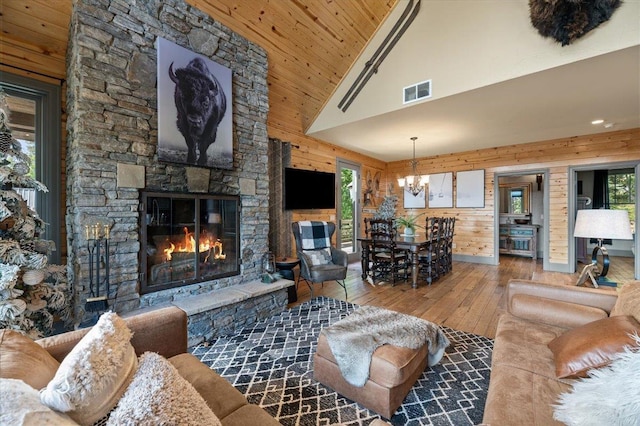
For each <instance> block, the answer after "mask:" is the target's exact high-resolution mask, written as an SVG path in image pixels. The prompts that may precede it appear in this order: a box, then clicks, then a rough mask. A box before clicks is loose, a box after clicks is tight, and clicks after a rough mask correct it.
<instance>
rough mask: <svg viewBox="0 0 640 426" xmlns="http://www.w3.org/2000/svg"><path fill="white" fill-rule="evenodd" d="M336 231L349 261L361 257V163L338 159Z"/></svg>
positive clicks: (341, 247)
mask: <svg viewBox="0 0 640 426" xmlns="http://www.w3.org/2000/svg"><path fill="white" fill-rule="evenodd" d="M336 186H337V188H338V191H336V197H337V198H338V200H337V203H336V221H337V225H338V226H337V227H338V232H337V233H336V244H337V247H339V248H340V249H342V250H344V251H345V252H347V255H348V258H349V262H356V261H357V260H358V259H360V245H359V244H358V235H360V233H359V229H358V228H359V226H360V214H359V212H360V207H359V199H360V165H359V164H357V163H353V162H350V161H347V160H342V159H338V161H337V173H336Z"/></svg>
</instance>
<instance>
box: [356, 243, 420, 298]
mask: <svg viewBox="0 0 640 426" xmlns="http://www.w3.org/2000/svg"><path fill="white" fill-rule="evenodd" d="M358 241H359V242H360V247H361V255H362V256H361V262H362V279H363V280H364V279H366V278H367V276H368V275H369V260H370V259H369V251H370V250H369V249H370V247H371V243H372V241H373V240H372V239H371V238H369V237H361V238H358ZM394 242H395V243H396V248H398V249H401V250H407V251H409V253H411V287H413V288H418V270H419V266H420V264H419V262H418V253H419V252H420V251H421V250H424V249H426V248H428V247H429V244H430V242H431V241H430V240H429V239H428V238H427V236H426V235H425V234H414V235H413V236H412V237H409V236H404V235H402V234H398V235H397V236H396V237H395V238H394Z"/></svg>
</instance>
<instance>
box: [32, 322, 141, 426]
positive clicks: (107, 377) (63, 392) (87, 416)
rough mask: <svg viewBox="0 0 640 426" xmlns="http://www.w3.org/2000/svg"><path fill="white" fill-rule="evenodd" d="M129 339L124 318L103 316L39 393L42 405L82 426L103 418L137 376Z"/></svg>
mask: <svg viewBox="0 0 640 426" xmlns="http://www.w3.org/2000/svg"><path fill="white" fill-rule="evenodd" d="M130 339H131V331H130V330H129V328H128V327H127V325H126V323H125V322H124V320H123V319H122V318H120V317H119V316H118V315H116V314H115V313H113V312H107V313H104V314H102V316H101V317H100V319H99V320H98V323H97V324H96V325H95V326H94V327H93V328H92V329H91V330H90V331H89V332H88V333H87V334H86V335H85V336H84V337H83V338H82V340H80V342H78V344H77V345H76V346H75V347H74V348H73V350H72V351H71V352H70V353H69V354H68V355H67V356H66V357H65V359H64V360H63V361H62V363H61V364H60V368H58V371H57V372H56V375H55V377H54V378H53V380H51V382H49V384H48V385H47V387H46V388H45V389H43V390H42V391H40V400H41V401H42V403H44V404H46V405H47V406H49V407H51V408H52V409H54V410H56V411H61V412H63V413H67V414H68V415H69V416H70V417H71V418H72V419H74V420H75V421H76V422H78V423H80V424H93V423H95V422H96V421H97V420H99V419H101V418H102V417H104V416H105V415H106V414H107V413H109V411H111V409H113V407H115V406H116V404H117V403H118V400H119V399H120V397H121V396H122V394H123V393H124V391H125V389H126V388H127V386H128V384H129V383H130V381H131V379H132V378H133V375H134V373H135V370H136V367H137V364H138V360H137V357H136V354H135V351H134V349H133V346H131V343H130V342H129V340H130Z"/></svg>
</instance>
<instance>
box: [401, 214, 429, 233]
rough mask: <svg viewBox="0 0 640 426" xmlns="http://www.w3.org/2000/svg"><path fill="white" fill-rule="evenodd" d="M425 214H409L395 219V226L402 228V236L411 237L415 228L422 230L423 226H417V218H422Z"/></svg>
mask: <svg viewBox="0 0 640 426" xmlns="http://www.w3.org/2000/svg"><path fill="white" fill-rule="evenodd" d="M424 214H425V213H420V214H419V215H417V216H414V215H412V214H409V215H407V216H403V217H397V218H396V219H395V224H396V226H402V227H404V235H405V236H412V235H414V234H415V233H416V228H424V226H422V225H419V224H418V218H419V217H420V216H423V215H424Z"/></svg>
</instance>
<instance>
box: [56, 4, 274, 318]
mask: <svg viewBox="0 0 640 426" xmlns="http://www.w3.org/2000/svg"><path fill="white" fill-rule="evenodd" d="M157 37H163V38H166V39H168V40H171V41H173V42H175V43H177V44H179V45H181V46H184V47H186V48H189V49H191V50H193V51H194V52H197V53H200V54H202V55H204V56H207V57H209V58H211V59H212V60H214V61H216V62H218V63H220V64H222V65H224V66H226V67H229V68H231V70H232V74H233V100H232V103H231V104H232V106H233V107H232V112H233V126H234V162H233V170H219V169H211V174H210V181H209V190H208V192H210V193H217V194H232V195H240V209H241V210H240V256H241V261H242V264H241V267H240V275H237V276H232V277H226V278H222V279H218V280H215V281H210V282H205V283H198V284H193V285H189V286H185V287H180V288H176V289H171V290H165V291H160V292H155V293H150V294H146V295H140V292H139V282H138V276H139V273H140V272H141V271H140V270H139V250H140V241H139V235H140V234H139V223H140V222H139V221H140V217H139V216H140V212H139V209H138V203H139V198H140V197H139V189H137V188H128V187H118V185H117V173H116V170H117V167H118V165H119V164H130V165H138V166H144V170H145V187H144V189H145V190H152V191H173V192H188V191H189V185H188V182H187V177H186V167H185V166H184V165H180V164H166V163H160V162H158V158H157V154H156V148H157V136H158V123H157V120H158V117H157V99H156V74H157V73H156V48H155V41H156V39H157ZM67 79H68V82H67V84H68V90H67V116H68V119H67V131H68V138H67V154H66V165H67V194H66V197H67V215H66V226H67V235H68V240H67V244H68V248H69V250H68V253H69V255H68V263H69V265H70V276H69V279H70V283H71V285H72V288H73V303H74V312H75V321H76V323H78V324H79V323H83V322H86V321H88V320H90V319H91V317H92V315H90V314H89V313H87V312H85V310H84V305H85V300H86V298H87V296H88V281H89V267H88V251H87V248H86V240H84V238H83V237H82V232H81V230H82V229H83V224H84V223H86V221H87V220H92V219H97V218H103V219H106V220H107V221H108V222H109V223H111V224H112V227H111V245H110V263H111V274H110V284H111V285H110V293H109V305H110V307H111V309H114V310H115V311H117V312H119V313H127V312H131V311H133V310H136V309H140V308H146V307H152V306H157V305H162V304H166V303H171V302H174V303H176V302H179V301H181V300H185V299H187V298H189V297H190V296H196V295H203V294H214V295H215V294H216V293H217V292H218V291H220V290H223V289H227V288H229V287H233V286H240V287H246V286H247V283H251V282H252V281H255V280H256V279H258V277H259V274H260V272H261V270H260V260H261V257H262V255H263V254H264V253H265V252H266V251H267V250H268V235H269V210H268V207H269V186H268V185H269V177H268V169H267V163H268V161H267V151H268V143H269V141H268V137H267V125H266V121H267V113H268V87H267V57H266V53H265V51H264V50H263V49H262V48H261V47H259V46H257V45H255V44H253V43H251V42H249V41H248V40H246V39H244V38H242V37H240V36H239V35H238V34H235V33H233V32H232V31H230V30H229V29H227V28H226V27H224V26H222V25H221V24H220V23H218V22H216V21H214V20H212V19H211V18H210V17H209V16H207V15H206V14H204V13H202V12H201V11H199V10H197V9H195V8H193V7H191V6H189V5H188V4H186V3H185V2H183V1H182V0H162V1H161V0H129V1H121V0H82V1H79V0H74V1H73V12H72V17H71V25H70V36H69V48H68V51H67ZM240 287H238V288H240ZM283 294H284V296H283V295H282V294H279V293H278V294H274V295H272V297H271V299H269V300H270V301H269V300H267V301H266V302H265V301H264V300H260V301H256V302H255V303H252V304H250V306H248V307H245V308H243V309H245V310H248V311H250V312H245V313H244V316H246V317H247V318H249V317H251V318H254V319H255V309H256V308H255V305H256V304H259V305H261V306H262V308H261V311H262V312H263V313H265V314H268V311H269V310H270V309H271V308H265V307H264V305H265V303H266V304H267V305H268V304H271V305H278V306H275V309H280V310H282V309H284V307H285V306H286V289H284V293H283ZM261 297H263V298H264V297H265V296H264V295H261ZM283 303H284V306H281V305H282V304H283ZM234 309H235V308H234ZM223 316H224V315H223ZM258 319H259V318H258ZM225 321H227V322H228V321H229V320H228V316H226V319H225Z"/></svg>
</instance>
